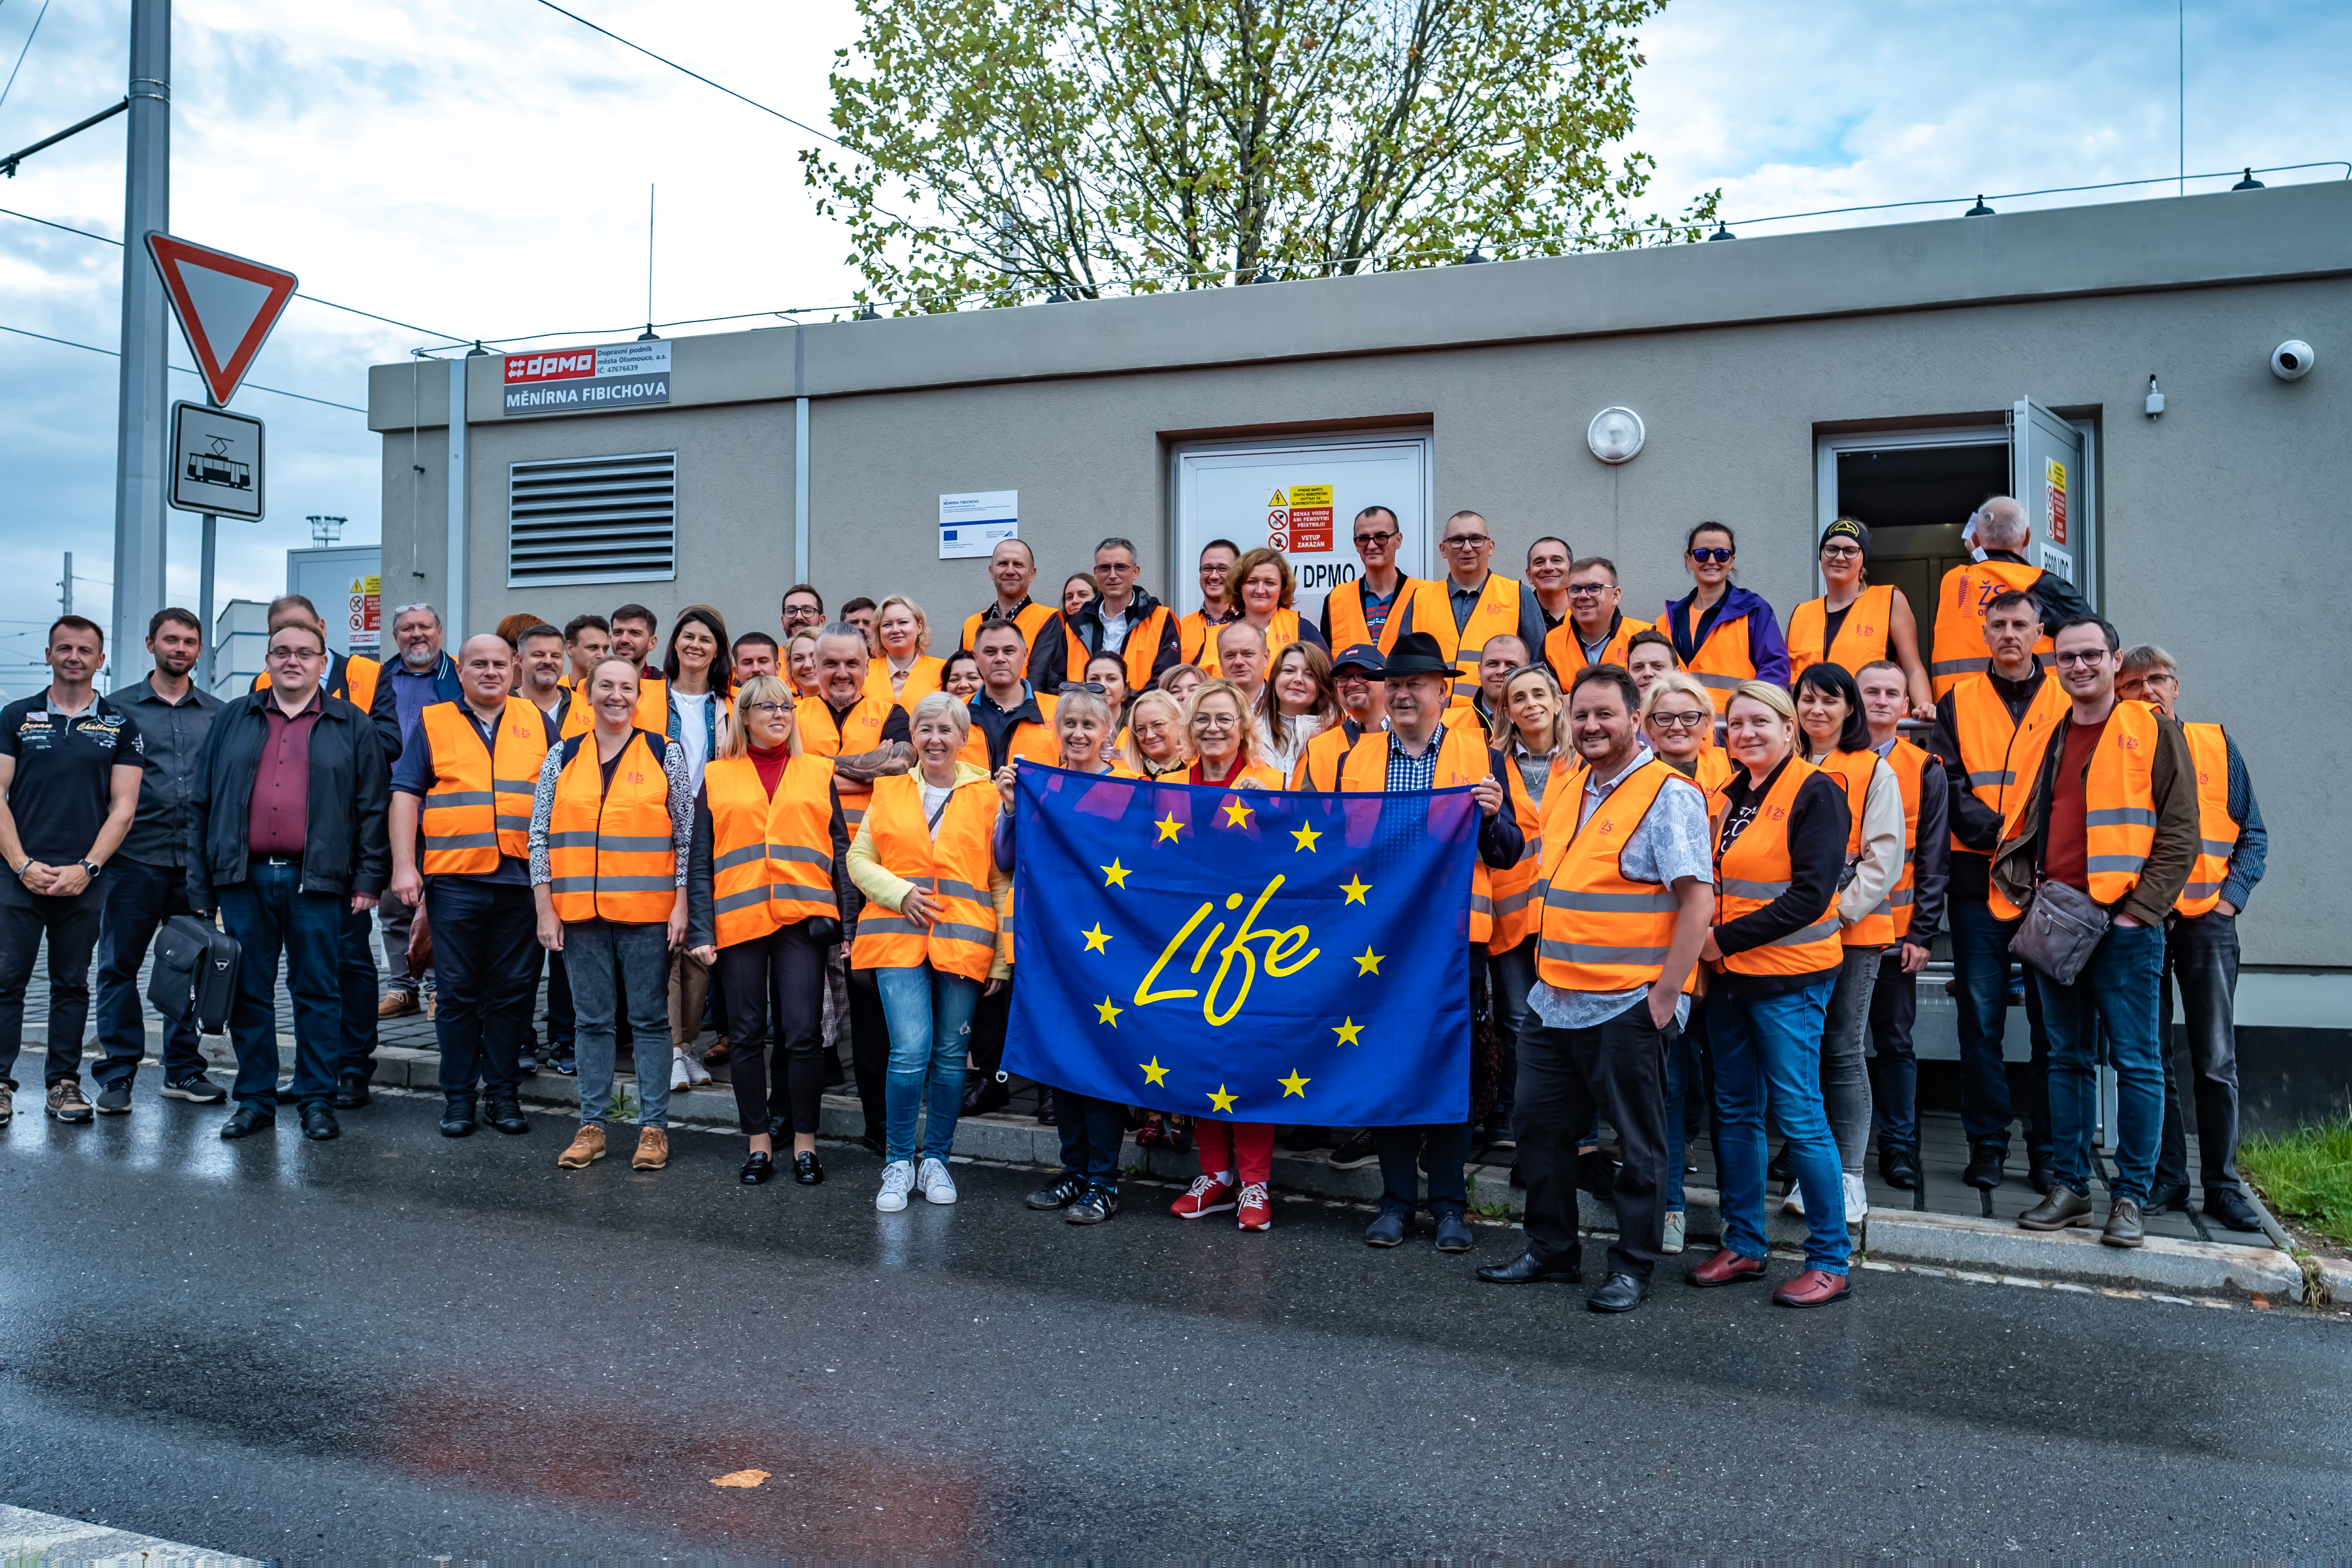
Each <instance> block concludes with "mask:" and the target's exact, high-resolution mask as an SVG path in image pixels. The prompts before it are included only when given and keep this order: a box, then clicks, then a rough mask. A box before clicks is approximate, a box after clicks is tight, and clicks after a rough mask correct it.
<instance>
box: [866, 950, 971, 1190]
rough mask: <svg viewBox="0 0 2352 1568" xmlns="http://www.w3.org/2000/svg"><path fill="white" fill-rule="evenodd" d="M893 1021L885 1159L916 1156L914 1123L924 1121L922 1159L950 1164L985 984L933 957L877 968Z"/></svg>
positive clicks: (885, 1112) (884, 1006) (886, 1088)
mask: <svg viewBox="0 0 2352 1568" xmlns="http://www.w3.org/2000/svg"><path fill="white" fill-rule="evenodd" d="M871 973H873V975H874V983H875V984H876V986H877V988H879V989H880V991H881V993H882V1013H883V1016H885V1017H887V1018H888V1019H889V1021H890V1063H889V1066H888V1068H886V1069H885V1072H884V1077H883V1081H882V1108H883V1134H882V1142H883V1149H884V1153H883V1156H882V1157H883V1158H884V1159H885V1160H912V1159H913V1158H914V1157H915V1122H916V1119H917V1118H918V1116H919V1117H920V1118H921V1120H922V1123H923V1157H924V1158H925V1159H927V1160H938V1161H941V1162H945V1161H946V1159H947V1157H948V1151H949V1150H950V1149H952V1148H954V1147H955V1129H956V1116H957V1114H958V1113H959V1112H961V1110H962V1109H963V1056H964V1049H965V1047H967V1046H969V1045H970V1044H971V1012H972V1009H973V1008H974V1007H976V1006H978V1005H980V992H981V984H980V982H979V981H977V980H967V979H965V978H964V977H963V976H962V975H961V974H948V973H943V972H941V971H940V970H936V969H933V968H932V967H931V966H930V965H929V964H928V963H921V964H917V965H916V966H914V967H913V968H911V969H877V970H874V971H872V972H871Z"/></svg>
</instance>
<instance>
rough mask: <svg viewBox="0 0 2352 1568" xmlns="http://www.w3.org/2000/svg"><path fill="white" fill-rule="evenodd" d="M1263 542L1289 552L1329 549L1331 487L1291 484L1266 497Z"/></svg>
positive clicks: (1313, 552)
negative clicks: (1287, 487)
mask: <svg viewBox="0 0 2352 1568" xmlns="http://www.w3.org/2000/svg"><path fill="white" fill-rule="evenodd" d="M1265 542H1266V543H1267V545H1268V546H1269V547H1271V548H1273V549H1276V550H1279V551H1282V552H1285V553H1286V554H1292V555H1301V554H1304V555H1324V554H1328V553H1330V550H1331V487H1330V486H1329V485H1292V486H1291V487H1289V489H1286V490H1285V489H1278V490H1276V491H1275V492H1274V493H1273V494H1272V495H1271V496H1269V497H1267V498H1266V503H1265Z"/></svg>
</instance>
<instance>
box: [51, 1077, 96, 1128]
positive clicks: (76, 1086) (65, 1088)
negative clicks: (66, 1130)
mask: <svg viewBox="0 0 2352 1568" xmlns="http://www.w3.org/2000/svg"><path fill="white" fill-rule="evenodd" d="M49 1114H50V1115H51V1116H54V1117H56V1118H57V1119H58V1121H89V1119H90V1114H91V1112H90V1109H89V1100H84V1099H83V1098H82V1096H81V1080H80V1079H75V1078H61V1079H58V1081H57V1082H55V1083H53V1084H51V1085H49Z"/></svg>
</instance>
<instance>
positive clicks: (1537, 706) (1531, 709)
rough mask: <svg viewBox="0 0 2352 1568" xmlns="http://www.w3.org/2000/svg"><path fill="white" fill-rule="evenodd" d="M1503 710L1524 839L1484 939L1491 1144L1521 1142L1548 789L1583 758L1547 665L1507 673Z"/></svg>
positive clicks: (1499, 888)
mask: <svg viewBox="0 0 2352 1568" xmlns="http://www.w3.org/2000/svg"><path fill="white" fill-rule="evenodd" d="M1496 706H1497V708H1498V710H1499V711H1497V712H1496V715H1495V725H1494V729H1493V731H1492V732H1491V733H1490V734H1489V735H1488V736H1487V744H1488V745H1489V746H1490V747H1491V748H1492V749H1493V750H1495V751H1496V752H1501V753H1502V754H1503V755H1504V756H1505V757H1506V758H1507V759H1508V760H1509V761H1510V763H1511V764H1512V766H1511V768H1510V771H1509V773H1508V774H1507V776H1506V781H1505V782H1506V783H1507V785H1508V787H1509V791H1510V798H1509V801H1508V802H1507V804H1508V805H1509V806H1510V809H1511V811H1512V813H1513V815H1515V816H1517V818H1518V823H1519V833H1520V836H1521V837H1523V838H1524V839H1525V841H1526V842H1525V845H1524V847H1522V848H1521V849H1520V851H1519V858H1518V860H1517V863H1515V864H1514V865H1512V866H1511V867H1510V868H1509V869H1507V870H1501V869H1497V870H1494V871H1492V872H1490V873H1489V874H1490V876H1491V878H1492V884H1491V887H1490V889H1489V897H1490V898H1492V900H1494V907H1495V917H1494V918H1495V923H1494V929H1493V931H1492V932H1491V934H1489V936H1488V937H1487V939H1486V973H1487V978H1488V981H1489V983H1490V984H1492V985H1493V987H1494V998H1495V1022H1496V1024H1497V1025H1498V1026H1500V1027H1501V1029H1502V1033H1503V1076H1502V1079H1501V1082H1500V1084H1499V1086H1498V1088H1497V1091H1496V1096H1495V1104H1494V1107H1493V1109H1492V1110H1489V1111H1488V1112H1487V1113H1486V1145H1487V1147H1489V1148H1496V1149H1503V1148H1517V1142H1515V1141H1514V1140H1513V1139H1512V1137H1511V1110H1512V1107H1513V1105H1514V1103H1515V1102H1516V1100H1517V1087H1518V1081H1519V1048H1518V1047H1519V1030H1520V1028H1521V1027H1522V1026H1525V1024H1526V1023H1527V1019H1528V993H1529V992H1530V991H1533V990H1534V989H1535V984H1536V932H1537V928H1538V927H1539V926H1541V925H1542V923H1543V889H1540V888H1538V886H1537V885H1536V879H1537V876H1538V871H1539V869H1540V868H1541V866H1542V864H1543V802H1544V795H1545V793H1546V792H1547V791H1548V790H1549V789H1551V788H1553V787H1554V786H1555V785H1558V784H1559V781H1561V780H1563V779H1566V778H1567V777H1568V776H1569V774H1570V773H1571V772H1573V771H1574V770H1575V769H1576V768H1577V767H1578V766H1579V765H1580V764H1579V763H1578V761H1577V754H1576V747H1575V745H1574V743H1573V742H1570V739H1569V733H1568V703H1567V700H1565V699H1564V698H1563V697H1562V696H1561V694H1560V689H1559V680H1558V679H1556V678H1555V677H1554V676H1553V675H1552V672H1551V671H1550V670H1549V669H1548V668H1544V667H1543V666H1541V665H1529V666H1528V667H1527V668H1521V669H1515V670H1513V671H1511V673H1510V674H1509V675H1508V676H1507V677H1505V678H1504V680H1503V690H1502V695H1501V700H1500V701H1499V702H1498V703H1497V704H1496Z"/></svg>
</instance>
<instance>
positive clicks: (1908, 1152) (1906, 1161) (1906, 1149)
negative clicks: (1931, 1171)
mask: <svg viewBox="0 0 2352 1568" xmlns="http://www.w3.org/2000/svg"><path fill="white" fill-rule="evenodd" d="M1878 1173H1879V1174H1880V1175H1882V1176H1884V1177H1885V1178H1886V1184H1887V1185H1888V1186H1890V1187H1893V1188H1895V1190H1896V1191H1898V1192H1906V1193H1913V1192H1917V1191H1918V1190H1919V1152H1918V1151H1917V1150H1916V1149H1914V1148H1912V1147H1911V1146H1910V1145H1909V1144H1907V1143H1893V1144H1882V1145H1880V1147H1879V1151H1878Z"/></svg>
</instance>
